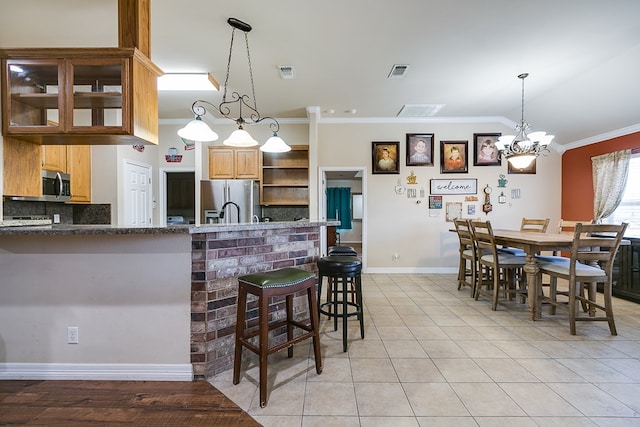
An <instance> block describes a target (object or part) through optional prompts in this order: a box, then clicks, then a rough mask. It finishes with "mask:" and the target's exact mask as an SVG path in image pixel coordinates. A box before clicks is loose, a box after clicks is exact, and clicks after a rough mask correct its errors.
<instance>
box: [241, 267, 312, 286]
mask: <svg viewBox="0 0 640 427" xmlns="http://www.w3.org/2000/svg"><path fill="white" fill-rule="evenodd" d="M312 277H315V274H313V273H310V272H308V271H306V270H301V269H299V268H293V267H288V268H281V269H279V270H272V271H261V272H259V273H253V274H246V275H244V276H240V277H238V281H239V282H243V283H247V284H249V285H252V286H256V287H258V288H282V287H286V286H293V285H297V284H299V283H301V282H304V281H305V280H308V279H310V278H312Z"/></svg>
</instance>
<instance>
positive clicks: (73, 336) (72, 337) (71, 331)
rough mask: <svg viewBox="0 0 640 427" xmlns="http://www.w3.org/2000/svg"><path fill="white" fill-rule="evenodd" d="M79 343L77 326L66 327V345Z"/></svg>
mask: <svg viewBox="0 0 640 427" xmlns="http://www.w3.org/2000/svg"><path fill="white" fill-rule="evenodd" d="M79 342H80V341H79V339H78V327H77V326H69V327H67V344H78V343H79Z"/></svg>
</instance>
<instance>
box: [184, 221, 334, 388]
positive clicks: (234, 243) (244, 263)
mask: <svg viewBox="0 0 640 427" xmlns="http://www.w3.org/2000/svg"><path fill="white" fill-rule="evenodd" d="M324 225H326V224H325V223H310V222H283V223H260V224H238V225H224V226H215V225H212V226H200V227H193V228H192V229H191V231H190V232H191V234H192V236H191V244H192V254H191V256H192V257H191V364H192V366H193V375H194V378H195V379H199V378H208V377H211V376H214V375H216V374H218V373H220V372H223V371H226V370H228V369H231V368H233V350H234V338H235V326H236V301H237V294H238V283H237V280H236V278H237V277H238V276H241V275H244V274H248V273H254V272H257V271H267V270H275V269H278V268H283V267H297V268H301V269H304V270H307V271H312V272H314V273H315V272H316V271H317V267H316V261H317V259H318V254H319V236H320V229H321V227H322V226H324ZM250 301H251V300H250ZM249 304H250V305H251V304H254V308H255V309H252V307H251V306H250V307H249V310H250V311H249V312H248V313H247V316H248V320H249V325H250V326H251V325H252V324H256V319H257V306H255V301H251V302H250V303H249ZM306 311H307V303H306V300H305V298H303V297H302V296H300V297H297V298H295V302H294V312H295V313H297V314H298V313H299V314H300V316H305V315H306V314H305V313H306ZM269 312H270V317H271V316H272V317H273V318H280V317H282V316H283V315H284V300H282V301H279V300H275V301H274V302H273V303H272V304H271V306H270V308H269ZM283 332H284V331H283ZM275 339H276V340H277V339H278V337H276V338H275Z"/></svg>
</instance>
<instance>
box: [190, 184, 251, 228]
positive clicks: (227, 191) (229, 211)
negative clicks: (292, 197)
mask: <svg viewBox="0 0 640 427" xmlns="http://www.w3.org/2000/svg"><path fill="white" fill-rule="evenodd" d="M200 206H201V209H202V211H201V216H200V221H201V223H202V224H220V223H221V224H235V223H238V222H240V223H247V222H256V218H260V217H261V209H260V187H259V185H258V181H253V180H248V179H211V180H206V181H200Z"/></svg>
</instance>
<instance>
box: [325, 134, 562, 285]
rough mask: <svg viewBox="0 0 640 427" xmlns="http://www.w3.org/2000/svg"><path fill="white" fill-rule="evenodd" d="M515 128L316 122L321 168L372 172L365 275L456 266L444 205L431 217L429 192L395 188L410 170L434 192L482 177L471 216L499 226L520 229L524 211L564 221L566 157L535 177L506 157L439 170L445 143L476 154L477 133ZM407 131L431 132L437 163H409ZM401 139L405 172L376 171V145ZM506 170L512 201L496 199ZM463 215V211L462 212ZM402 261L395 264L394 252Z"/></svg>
mask: <svg viewBox="0 0 640 427" xmlns="http://www.w3.org/2000/svg"><path fill="white" fill-rule="evenodd" d="M511 131H512V130H511V129H508V128H505V127H504V126H503V125H500V124H487V123H484V124H396V123H392V124H389V123H386V124H374V123H364V124H363V123H354V124H341V123H321V124H320V126H319V141H318V147H319V149H318V153H317V156H318V165H319V166H324V167H326V166H359V165H361V166H363V167H366V168H367V170H368V171H369V172H368V173H369V176H368V184H367V188H368V194H367V195H366V201H367V206H366V211H367V229H366V230H364V233H365V234H366V236H367V242H368V247H367V251H368V252H367V254H368V261H367V271H368V272H397V273H400V272H453V271H455V269H456V268H457V267H456V266H457V264H458V241H457V236H456V235H455V233H452V232H450V231H449V230H450V229H451V228H452V223H450V222H445V213H444V210H443V211H441V214H440V216H439V217H430V216H429V209H428V197H427V198H425V199H417V200H421V203H420V204H418V203H416V201H417V200H416V199H408V198H407V196H406V194H403V195H397V194H396V193H395V191H394V188H395V186H396V185H397V183H398V180H400V182H401V183H402V184H403V185H405V186H406V183H407V180H406V177H407V176H408V175H409V173H410V171H411V170H413V171H414V173H415V175H416V176H417V185H416V187H417V188H418V189H419V188H421V187H423V188H424V189H425V193H426V196H428V195H429V179H431V178H453V179H455V178H460V179H469V178H477V179H478V191H479V194H478V198H479V199H480V201H479V202H476V204H477V208H476V214H475V215H473V217H479V218H487V219H489V220H491V222H492V224H493V225H494V227H496V228H518V227H519V226H520V220H521V218H522V217H523V216H527V217H542V218H547V217H548V218H550V219H551V223H552V224H553V223H556V222H557V221H558V220H559V218H560V179H561V157H560V155H559V154H557V153H553V152H552V153H550V155H549V156H548V157H541V158H539V159H538V161H537V173H536V174H535V175H513V174H507V165H506V162H505V161H504V160H503V161H502V166H500V167H498V166H483V167H474V166H473V161H472V160H471V161H470V166H469V173H466V174H446V175H442V174H440V166H439V165H440V162H439V159H440V147H439V145H440V141H442V140H445V141H446V140H468V141H469V155H470V156H471V155H472V154H473V149H472V148H471V146H472V140H473V134H474V133H491V132H502V133H510V132H511ZM407 133H434V134H435V143H434V154H435V155H434V166H433V167H426V166H422V167H407V166H405V144H406V143H405V141H406V134H407ZM372 141H399V142H400V156H399V164H400V174H398V175H379V174H375V175H374V174H371V162H372V155H371V142H372ZM500 174H504V175H505V178H506V179H507V180H508V183H507V187H506V189H505V190H506V191H505V194H506V195H507V202H508V203H506V204H504V205H501V204H498V200H497V196H498V194H499V189H498V188H497V185H498V178H499V175H500ZM486 184H489V186H490V187H492V188H493V190H494V192H493V194H492V197H491V201H492V203H493V212H491V213H489V214H488V215H485V214H484V213H482V209H481V203H482V192H481V189H482V188H484V186H485V185H486ZM513 188H519V189H520V190H521V199H519V200H511V198H510V196H511V194H510V193H511V189H513ZM464 198H465V196H443V204H445V205H446V202H463V201H464ZM465 212H466V210H465ZM394 254H398V255H399V259H398V260H397V261H394V260H393V259H392V258H393V255H394Z"/></svg>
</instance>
